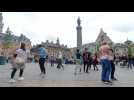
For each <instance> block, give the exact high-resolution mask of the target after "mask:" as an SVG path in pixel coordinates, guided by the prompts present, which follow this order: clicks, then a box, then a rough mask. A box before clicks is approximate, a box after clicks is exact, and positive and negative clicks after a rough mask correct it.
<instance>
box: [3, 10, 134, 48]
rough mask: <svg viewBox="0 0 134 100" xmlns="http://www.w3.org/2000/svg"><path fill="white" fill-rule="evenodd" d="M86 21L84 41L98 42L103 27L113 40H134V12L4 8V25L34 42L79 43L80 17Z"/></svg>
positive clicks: (83, 33)
mask: <svg viewBox="0 0 134 100" xmlns="http://www.w3.org/2000/svg"><path fill="white" fill-rule="evenodd" d="M78 16H80V18H81V21H82V22H81V23H82V39H83V44H85V43H90V42H95V40H96V38H97V36H98V35H99V32H100V28H103V30H104V32H106V33H107V35H108V36H109V37H110V38H111V40H112V41H113V42H121V43H122V42H124V41H126V40H127V38H128V39H129V40H132V41H134V35H133V34H134V12H3V18H4V19H3V20H4V29H3V31H4V32H5V30H6V29H7V27H8V26H9V27H10V29H11V31H12V32H13V33H14V34H15V35H20V34H21V33H23V34H24V35H26V36H27V37H28V38H29V39H31V41H32V44H37V43H41V42H42V41H44V42H45V41H46V40H50V41H54V43H55V42H56V39H57V37H59V39H60V43H61V44H64V45H68V47H75V46H76V40H77V38H76V37H77V31H76V26H77V18H78Z"/></svg>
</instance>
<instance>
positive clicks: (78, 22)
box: [77, 17, 81, 26]
mask: <svg viewBox="0 0 134 100" xmlns="http://www.w3.org/2000/svg"><path fill="white" fill-rule="evenodd" d="M77 24H78V26H80V24H81V20H80V17H78V19H77Z"/></svg>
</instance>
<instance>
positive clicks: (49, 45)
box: [31, 38, 71, 58]
mask: <svg viewBox="0 0 134 100" xmlns="http://www.w3.org/2000/svg"><path fill="white" fill-rule="evenodd" d="M41 45H42V46H43V47H44V48H45V49H46V50H47V53H48V55H49V56H54V57H55V58H57V57H58V54H59V51H61V52H62V54H63V57H66V58H71V52H70V49H69V48H68V47H67V45H63V44H62V45H60V42H59V38H58V39H57V42H56V43H54V42H53V41H51V42H49V41H48V40H47V41H46V42H42V43H41ZM37 49H38V45H36V46H34V47H33V48H32V49H31V52H33V53H34V52H37Z"/></svg>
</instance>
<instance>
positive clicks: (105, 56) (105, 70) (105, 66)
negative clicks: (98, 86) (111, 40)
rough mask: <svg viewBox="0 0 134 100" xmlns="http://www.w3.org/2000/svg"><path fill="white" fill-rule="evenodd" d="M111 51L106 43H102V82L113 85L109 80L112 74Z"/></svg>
mask: <svg viewBox="0 0 134 100" xmlns="http://www.w3.org/2000/svg"><path fill="white" fill-rule="evenodd" d="M109 49H110V47H109V45H108V44H107V42H105V41H103V42H102V44H101V47H100V48H99V51H100V60H101V64H102V74H101V80H102V82H104V83H106V84H112V82H111V81H110V80H109V77H110V72H111V64H110V61H109Z"/></svg>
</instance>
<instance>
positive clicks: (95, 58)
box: [9, 42, 134, 84]
mask: <svg viewBox="0 0 134 100" xmlns="http://www.w3.org/2000/svg"><path fill="white" fill-rule="evenodd" d="M36 55H37V57H35V58H34V60H35V61H37V62H38V63H39V67H40V71H41V73H40V75H41V77H42V78H43V77H45V75H46V69H45V66H47V65H46V64H47V63H48V62H50V65H51V67H54V64H55V63H56V64H57V69H61V68H62V69H63V70H64V65H63V55H62V52H59V54H58V58H56V59H55V58H54V56H52V55H48V53H47V51H46V49H45V48H44V47H42V45H39V46H38V52H37V54H36ZM73 59H75V69H74V74H75V75H77V74H78V73H82V72H84V73H89V72H90V70H91V67H92V66H93V69H94V70H96V71H98V70H99V68H98V65H99V64H100V65H101V66H102V72H101V81H102V82H103V83H106V84H112V81H115V80H117V78H115V76H114V73H115V65H116V64H118V63H121V62H123V64H122V65H128V68H132V64H133V65H134V59H132V57H131V56H130V55H128V56H123V57H120V56H117V55H115V54H114V51H113V50H112V48H110V46H109V45H108V44H107V43H106V42H102V44H101V46H100V48H99V52H97V53H94V54H92V53H91V52H89V51H88V49H87V48H85V50H84V51H80V50H79V49H77V50H76V53H75V55H74V58H73ZM64 60H65V62H66V58H64ZM26 62H27V55H26V47H25V44H24V43H21V46H20V48H19V49H16V50H15V51H14V53H13V56H12V58H11V64H12V72H11V80H10V81H9V82H15V80H14V76H15V73H16V71H17V70H20V74H19V79H18V80H23V79H24V77H23V72H24V69H25V66H26ZM73 64H74V63H73Z"/></svg>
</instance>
